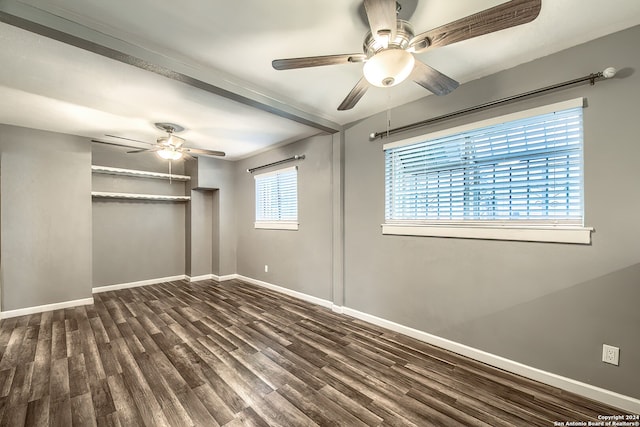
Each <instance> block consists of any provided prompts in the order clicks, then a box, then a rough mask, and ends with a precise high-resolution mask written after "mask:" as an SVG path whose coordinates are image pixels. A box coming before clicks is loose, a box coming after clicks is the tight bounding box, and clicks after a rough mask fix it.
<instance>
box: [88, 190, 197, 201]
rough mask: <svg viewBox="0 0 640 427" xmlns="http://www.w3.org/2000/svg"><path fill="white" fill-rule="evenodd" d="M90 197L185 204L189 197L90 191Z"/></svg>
mask: <svg viewBox="0 0 640 427" xmlns="http://www.w3.org/2000/svg"><path fill="white" fill-rule="evenodd" d="M91 197H96V198H101V199H129V200H158V201H167V202H187V201H189V200H191V197H189V196H165V195H161V194H133V193H109V192H105V191H92V192H91Z"/></svg>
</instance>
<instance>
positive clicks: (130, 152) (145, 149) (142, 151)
mask: <svg viewBox="0 0 640 427" xmlns="http://www.w3.org/2000/svg"><path fill="white" fill-rule="evenodd" d="M147 151H157V150H154V149H149V148H141V149H139V150H132V151H127V154H136V153H144V152H147Z"/></svg>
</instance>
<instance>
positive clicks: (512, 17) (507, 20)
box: [272, 0, 542, 111]
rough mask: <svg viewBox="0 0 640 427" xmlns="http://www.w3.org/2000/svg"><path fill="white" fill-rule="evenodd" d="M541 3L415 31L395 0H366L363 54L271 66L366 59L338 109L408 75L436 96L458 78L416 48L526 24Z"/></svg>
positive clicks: (524, 1) (515, 4) (533, 0)
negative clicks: (417, 55)
mask: <svg viewBox="0 0 640 427" xmlns="http://www.w3.org/2000/svg"><path fill="white" fill-rule="evenodd" d="M541 3H542V0H511V1H507V2H505V3H503V4H500V5H498V6H495V7H492V8H489V9H486V10H483V11H482V12H478V13H474V14H473V15H469V16H467V17H465V18H462V19H459V20H457V21H453V22H450V23H448V24H445V25H442V26H440V27H438V28H435V29H433V30H429V31H426V32H424V33H420V34H418V35H415V34H414V32H413V27H412V26H411V24H410V23H409V22H408V21H405V20H402V19H398V18H397V12H398V11H399V10H400V4H399V3H397V2H396V1H395V0H364V7H365V12H366V15H367V19H368V21H369V27H370V28H371V31H369V32H368V33H367V35H366V36H365V39H364V43H363V50H364V53H353V54H342V55H326V56H311V57H303V58H289V59H276V60H274V61H273V62H272V66H273V68H275V69H276V70H290V69H295V68H306V67H319V66H323V65H337V64H348V63H356V62H363V63H364V67H363V70H362V71H363V74H364V76H363V77H362V78H360V80H359V81H358V83H356V85H355V87H354V88H353V89H352V90H351V92H349V94H348V95H347V97H346V98H345V99H344V101H342V103H341V104H340V106H339V107H338V110H340V111H342V110H350V109H351V108H353V107H354V106H355V105H356V103H357V102H358V101H359V100H360V99H361V98H362V96H363V95H364V94H365V92H366V91H367V89H368V88H369V87H370V86H371V85H373V86H378V87H391V86H395V85H397V84H399V83H401V82H403V81H404V80H406V79H407V78H411V79H412V80H413V81H414V82H416V83H417V84H419V85H420V86H422V87H424V88H425V89H427V90H429V91H431V92H433V93H434V94H436V95H446V94H448V93H449V92H451V91H452V90H454V89H455V88H457V87H458V86H459V83H458V82H457V81H455V80H454V79H452V78H451V77H448V76H446V75H444V74H442V73H441V72H439V71H437V70H435V69H433V68H431V67H430V66H428V65H427V64H425V63H424V62H421V61H419V60H418V59H417V58H415V57H414V55H413V54H414V53H421V52H425V51H428V50H430V49H434V48H437V47H442V46H446V45H448V44H452V43H456V42H459V41H463V40H467V39H471V38H473V37H478V36H481V35H484V34H489V33H492V32H495V31H500V30H504V29H506V28H510V27H515V26H517V25H521V24H526V23H528V22H531V21H533V20H534V19H535V18H536V17H537V16H538V14H539V13H540V8H541Z"/></svg>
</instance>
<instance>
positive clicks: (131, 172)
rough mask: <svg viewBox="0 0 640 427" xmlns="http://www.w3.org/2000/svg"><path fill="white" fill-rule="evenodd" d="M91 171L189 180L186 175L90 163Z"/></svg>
mask: <svg viewBox="0 0 640 427" xmlns="http://www.w3.org/2000/svg"><path fill="white" fill-rule="evenodd" d="M91 172H93V173H101V174H107V175H125V176H133V177H139V178H155V179H171V180H173V181H190V180H191V177H190V176H187V175H174V174H168V173H160V172H149V171H140V170H135V169H122V168H112V167H110V166H99V165H91Z"/></svg>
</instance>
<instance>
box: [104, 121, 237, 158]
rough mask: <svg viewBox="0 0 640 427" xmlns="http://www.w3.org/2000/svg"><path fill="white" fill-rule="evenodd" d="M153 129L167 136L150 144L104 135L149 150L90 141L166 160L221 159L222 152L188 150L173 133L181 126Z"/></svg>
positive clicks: (182, 140) (157, 124) (172, 125)
mask: <svg viewBox="0 0 640 427" xmlns="http://www.w3.org/2000/svg"><path fill="white" fill-rule="evenodd" d="M155 127H157V128H158V129H160V130H163V131H165V132H166V133H167V134H166V135H164V136H161V137H159V138H158V139H156V142H155V144H154V143H151V142H145V141H140V140H137V139H131V138H125V137H123V136H117V135H105V136H108V137H110V138H118V139H125V140H127V141H133V142H139V143H142V144H147V145H150V146H151V148H137V147H132V146H129V145H124V144H116V143H113V142H106V141H98V140H95V139H94V140H92V141H93V142H98V143H101V144H109V145H118V146H121V147H129V148H136V149H135V150H132V151H127V153H145V152H155V153H157V154H158V156H160V157H162V158H163V159H166V160H179V159H181V158H188V159H193V156H192V154H199V155H204V156H218V157H223V156H225V153H224V152H222V151H214V150H205V149H201V148H189V147H185V146H184V143H185V142H186V141H185V140H184V138H180V137H179V136H176V135H175V133H178V132H182V131H183V130H184V128H183V127H182V126H179V125H176V124H174V123H155Z"/></svg>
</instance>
